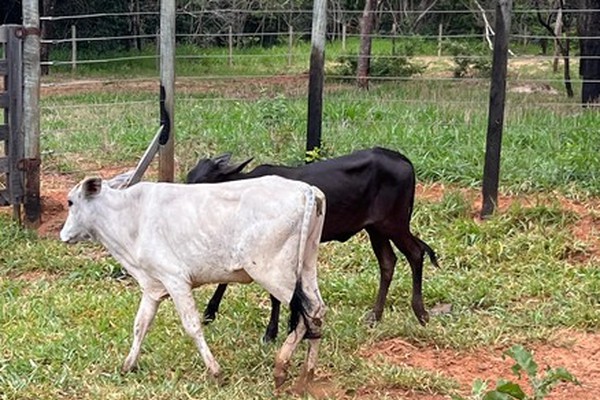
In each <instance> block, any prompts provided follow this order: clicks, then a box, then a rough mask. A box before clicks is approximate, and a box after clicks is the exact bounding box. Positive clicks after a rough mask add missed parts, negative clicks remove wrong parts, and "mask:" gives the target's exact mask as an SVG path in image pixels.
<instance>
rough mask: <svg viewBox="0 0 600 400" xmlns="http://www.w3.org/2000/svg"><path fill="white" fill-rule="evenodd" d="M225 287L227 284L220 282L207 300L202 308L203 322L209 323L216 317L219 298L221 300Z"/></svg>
mask: <svg viewBox="0 0 600 400" xmlns="http://www.w3.org/2000/svg"><path fill="white" fill-rule="evenodd" d="M226 289H227V284H225V283H221V284H220V285H219V286H217V290H215V293H214V294H213V295H212V297H211V298H210V300H209V301H208V305H207V306H206V309H205V310H204V324H210V323H211V322H213V321H214V320H215V318H216V317H217V312H218V311H219V305H220V304H221V300H223V294H225V290H226Z"/></svg>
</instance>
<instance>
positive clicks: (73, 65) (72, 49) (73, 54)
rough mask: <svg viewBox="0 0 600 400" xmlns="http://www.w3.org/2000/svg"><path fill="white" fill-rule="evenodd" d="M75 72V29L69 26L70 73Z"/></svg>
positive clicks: (73, 26)
mask: <svg viewBox="0 0 600 400" xmlns="http://www.w3.org/2000/svg"><path fill="white" fill-rule="evenodd" d="M76 70H77V27H76V26H75V25H71V72H75V71H76Z"/></svg>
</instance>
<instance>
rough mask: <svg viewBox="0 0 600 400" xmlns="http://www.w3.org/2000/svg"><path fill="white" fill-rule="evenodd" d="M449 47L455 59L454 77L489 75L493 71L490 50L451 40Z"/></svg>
mask: <svg viewBox="0 0 600 400" xmlns="http://www.w3.org/2000/svg"><path fill="white" fill-rule="evenodd" d="M447 47H448V48H449V51H450V54H452V55H453V56H454V58H453V60H454V63H455V64H456V66H455V67H454V71H453V73H454V77H455V78H464V77H467V76H477V77H489V76H490V73H491V72H492V58H491V54H490V52H489V51H486V49H483V50H482V49H481V47H475V48H473V46H468V45H467V44H466V43H463V42H450V43H449V44H448V45H447Z"/></svg>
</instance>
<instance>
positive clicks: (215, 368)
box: [169, 287, 220, 378]
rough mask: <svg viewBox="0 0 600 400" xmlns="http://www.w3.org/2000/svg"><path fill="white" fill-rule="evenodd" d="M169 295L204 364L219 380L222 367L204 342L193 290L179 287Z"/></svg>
mask: <svg viewBox="0 0 600 400" xmlns="http://www.w3.org/2000/svg"><path fill="white" fill-rule="evenodd" d="M169 294H170V295H171V298H173V302H174V303H175V308H176V309H177V312H178V313H179V317H180V318H181V322H182V323H183V328H184V329H185V331H186V332H187V334H188V335H190V336H191V337H192V338H193V339H194V342H195V343H196V347H197V348H198V351H199V352H200V355H201V356H202V359H203V360H204V364H205V365H206V367H207V368H208V370H209V371H210V373H211V374H212V375H213V377H215V378H218V377H219V374H220V367H219V364H218V363H217V361H216V360H215V358H214V357H213V355H212V353H211V352H210V349H209V348H208V345H207V344H206V340H204V334H203V333H202V322H201V320H200V314H199V313H198V309H197V308H196V302H195V301H194V296H193V295H192V289H191V288H190V287H187V288H182V287H179V288H178V289H177V290H169Z"/></svg>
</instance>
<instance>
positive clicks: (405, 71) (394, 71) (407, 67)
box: [328, 55, 425, 77]
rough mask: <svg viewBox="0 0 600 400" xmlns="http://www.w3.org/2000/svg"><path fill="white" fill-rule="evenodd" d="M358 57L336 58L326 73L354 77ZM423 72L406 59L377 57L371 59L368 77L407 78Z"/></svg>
mask: <svg viewBox="0 0 600 400" xmlns="http://www.w3.org/2000/svg"><path fill="white" fill-rule="evenodd" d="M357 66H358V56H356V55H343V56H340V57H338V59H337V60H336V65H335V66H334V67H333V68H331V70H330V71H328V73H330V74H332V75H340V76H343V77H355V76H356V69H357ZM424 70H425V67H424V66H422V65H418V64H415V63H413V62H411V61H410V59H409V58H408V57H398V56H392V55H377V56H372V57H371V65H370V68H369V76H372V77H409V76H412V75H415V74H420V73H421V72H423V71H424Z"/></svg>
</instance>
